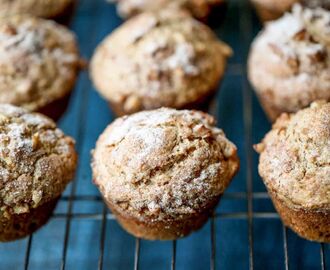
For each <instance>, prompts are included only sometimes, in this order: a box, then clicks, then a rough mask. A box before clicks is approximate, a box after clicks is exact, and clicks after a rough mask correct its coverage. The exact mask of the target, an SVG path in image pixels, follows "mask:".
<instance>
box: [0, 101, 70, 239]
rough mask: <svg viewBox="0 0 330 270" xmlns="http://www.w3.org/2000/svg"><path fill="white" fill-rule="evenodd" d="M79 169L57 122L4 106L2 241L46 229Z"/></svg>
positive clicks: (0, 118)
mask: <svg viewBox="0 0 330 270" xmlns="http://www.w3.org/2000/svg"><path fill="white" fill-rule="evenodd" d="M76 163H77V155H76V152H75V150H74V141H73V140H72V139H71V138H70V137H67V136H65V135H64V134H63V132H62V131H61V130H59V129H57V128H56V125H55V123H54V122H53V121H51V120H50V119H48V118H47V117H44V116H42V115H41V114H36V113H29V112H28V111H26V110H24V109H21V108H18V107H14V106H12V105H6V104H0V241H11V240H15V239H18V238H21V237H24V236H26V235H28V234H31V233H32V232H34V231H35V230H36V229H38V228H39V227H40V226H42V225H43V224H44V223H46V221H47V220H48V219H49V217H50V215H51V214H52V211H53V209H54V207H55V205H56V202H57V200H58V198H59V197H60V195H61V193H62V192H63V191H64V189H65V187H66V185H67V184H68V182H69V181H70V180H71V179H72V178H73V176H74V172H75V169H76Z"/></svg>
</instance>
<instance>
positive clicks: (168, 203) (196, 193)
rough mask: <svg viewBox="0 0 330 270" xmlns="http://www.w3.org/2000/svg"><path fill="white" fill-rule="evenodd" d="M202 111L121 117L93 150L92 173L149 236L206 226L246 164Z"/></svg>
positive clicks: (128, 223) (133, 229)
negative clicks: (240, 162)
mask: <svg viewBox="0 0 330 270" xmlns="http://www.w3.org/2000/svg"><path fill="white" fill-rule="evenodd" d="M214 125H215V122H214V119H213V117H211V116H210V115H208V114H205V113H202V112H198V111H188V110H182V111H178V110H175V109H168V108H162V109H158V110H154V111H145V112H140V113H136V114H134V115H131V116H125V117H122V118H119V119H117V120H116V121H115V122H114V123H112V124H111V125H109V126H108V127H107V128H106V130H105V131H104V133H103V134H102V135H101V136H100V137H99V139H98V141H97V144H96V149H95V150H94V152H93V161H92V168H93V177H94V178H93V179H94V182H95V184H96V185H97V186H98V188H99V189H100V191H101V193H102V195H103V198H104V200H105V202H106V204H107V205H108V206H109V208H110V209H111V211H112V213H114V214H115V216H116V218H117V220H118V221H119V223H120V224H121V225H122V226H123V228H124V229H125V230H127V231H128V232H129V233H131V234H133V235H134V236H136V237H141V238H145V239H150V240H156V239H158V240H168V239H176V238H179V237H183V236H186V235H188V234H189V233H191V232H192V231H194V230H197V229H199V228H200V227H201V226H202V225H203V224H204V223H205V222H206V221H207V219H208V217H209V215H210V214H211V213H212V211H213V210H214V208H215V207H216V205H217V203H218V201H219V198H220V196H221V195H222V193H223V192H224V190H225V189H226V187H227V186H228V185H229V183H230V181H231V179H232V178H233V176H234V174H235V173H236V172H237V170H238V167H239V160H238V157H237V153H236V147H235V146H234V145H233V144H232V143H231V142H230V141H229V140H227V139H226V137H225V134H224V133H223V131H222V130H220V129H218V128H216V127H215V126H214Z"/></svg>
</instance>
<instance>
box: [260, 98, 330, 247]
mask: <svg viewBox="0 0 330 270" xmlns="http://www.w3.org/2000/svg"><path fill="white" fill-rule="evenodd" d="M256 150H257V152H259V153H260V161H259V173H260V175H261V177H262V179H263V181H264V183H265V185H266V187H267V189H268V192H269V194H270V196H271V198H272V200H273V203H274V205H275V207H276V209H277V211H278V213H279V214H280V216H281V218H282V220H283V222H284V223H285V224H286V225H287V226H289V227H290V228H291V229H292V230H294V231H295V232H296V233H298V234H299V235H300V236H301V237H304V238H306V239H309V240H313V241H318V242H328V243H329V242H330V103H325V102H316V103H313V104H312V105H311V106H310V108H307V109H304V110H301V111H299V112H298V113H296V114H291V115H290V114H282V115H281V117H279V119H278V120H277V121H276V123H275V124H274V125H273V128H272V130H271V131H270V132H269V133H268V134H267V135H266V137H265V138H264V139H263V141H262V143H260V144H258V145H257V146H256Z"/></svg>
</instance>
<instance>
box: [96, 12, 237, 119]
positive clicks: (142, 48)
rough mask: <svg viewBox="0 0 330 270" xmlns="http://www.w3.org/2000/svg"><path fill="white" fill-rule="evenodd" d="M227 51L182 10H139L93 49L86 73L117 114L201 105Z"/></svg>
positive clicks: (212, 90) (212, 88) (222, 67)
mask: <svg viewBox="0 0 330 270" xmlns="http://www.w3.org/2000/svg"><path fill="white" fill-rule="evenodd" d="M231 53H232V51H231V49H230V47H228V46H227V45H226V44H224V43H223V42H221V41H219V40H218V39H217V38H216V36H215V35H214V34H213V33H212V31H211V30H210V29H209V28H208V27H207V26H206V25H204V24H202V23H200V22H198V21H196V20H195V19H193V18H191V17H190V16H189V15H188V14H186V13H183V12H162V13H144V14H141V15H138V16H136V17H134V18H132V19H130V20H129V21H127V22H126V23H125V24H123V25H122V26H121V27H120V28H119V29H117V30H116V31H115V32H114V33H112V34H111V35H110V36H108V37H107V38H106V39H105V40H104V41H103V42H102V44H101V45H100V46H99V47H98V48H97V50H96V52H95V54H94V56H93V59H92V61H91V77H92V80H93V81H94V84H95V86H96V88H97V89H98V90H99V92H100V93H101V95H102V96H104V98H105V99H107V100H108V101H109V103H110V105H111V106H112V109H113V110H114V112H115V113H116V114H117V115H124V114H131V113H134V112H137V111H141V110H151V109H156V108H160V107H172V108H177V109H183V108H186V109H190V108H204V107H206V106H207V101H209V100H210V99H211V97H212V96H213V95H214V93H215V92H216V90H217V88H218V85H219V81H220V80H221V78H222V76H223V74H224V71H225V67H226V62H227V58H228V57H229V56H230V55H231Z"/></svg>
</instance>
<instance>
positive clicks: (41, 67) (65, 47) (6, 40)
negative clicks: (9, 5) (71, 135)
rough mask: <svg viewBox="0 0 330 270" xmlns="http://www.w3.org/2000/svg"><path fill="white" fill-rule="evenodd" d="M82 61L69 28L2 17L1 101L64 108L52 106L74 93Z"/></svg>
mask: <svg viewBox="0 0 330 270" xmlns="http://www.w3.org/2000/svg"><path fill="white" fill-rule="evenodd" d="M80 64H81V62H80V58H79V53H78V48H77V43H76V40H75V36H74V34H73V33H72V32H70V31H69V30H68V29H66V28H65V27H63V26H61V25H58V24H56V23H55V22H52V21H47V20H43V19H39V18H34V17H30V16H25V15H23V16H21V15H18V16H12V17H7V18H2V19H0V103H10V104H13V105H17V106H21V107H24V108H26V109H29V110H31V111H41V112H45V113H46V114H47V112H48V111H52V109H54V107H55V109H56V110H55V111H57V110H61V109H62V108H57V106H58V104H55V106H51V105H52V103H54V102H56V101H58V102H59V101H61V100H62V99H63V100H64V99H65V98H66V97H67V96H68V95H69V94H70V92H71V90H72V88H73V87H74V84H75V81H76V78H77V75H78V71H79V68H80ZM64 110H65V108H63V109H62V111H64ZM58 114H60V113H58ZM48 116H50V117H52V118H56V114H54V113H53V114H52V113H49V114H48Z"/></svg>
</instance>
